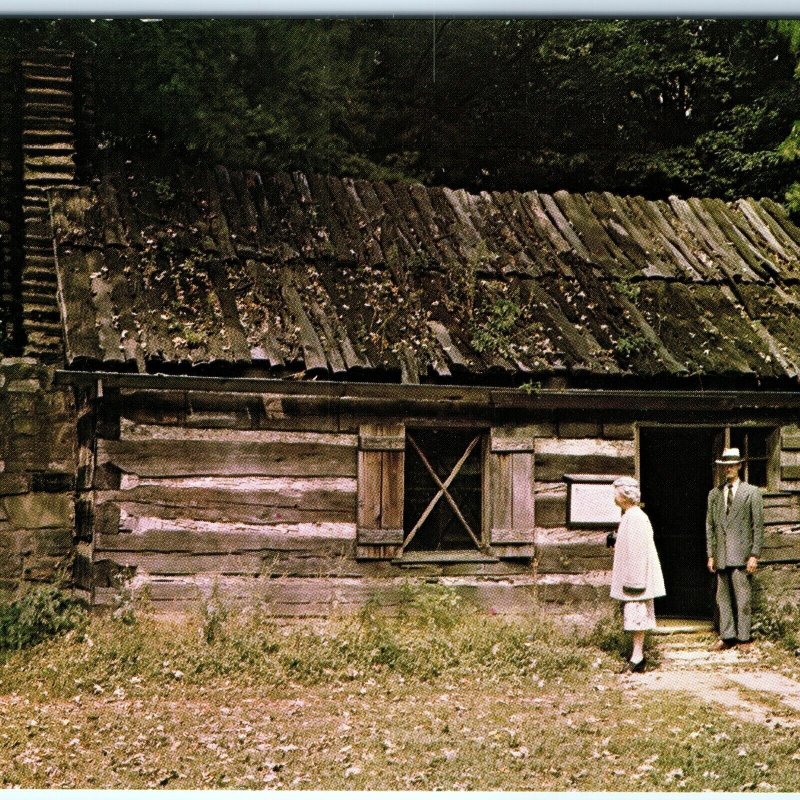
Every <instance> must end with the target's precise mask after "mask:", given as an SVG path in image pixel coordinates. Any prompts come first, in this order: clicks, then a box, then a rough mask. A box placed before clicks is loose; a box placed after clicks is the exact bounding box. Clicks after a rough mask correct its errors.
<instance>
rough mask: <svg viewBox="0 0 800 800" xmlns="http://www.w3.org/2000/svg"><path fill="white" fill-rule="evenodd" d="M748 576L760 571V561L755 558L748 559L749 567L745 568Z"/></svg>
mask: <svg viewBox="0 0 800 800" xmlns="http://www.w3.org/2000/svg"><path fill="white" fill-rule="evenodd" d="M745 569H746V570H747V574H748V575H752V574H753V573H754V572H755V571H756V570H757V569H758V559H757V558H756V557H755V556H750V558H748V559H747V566H746V567H745Z"/></svg>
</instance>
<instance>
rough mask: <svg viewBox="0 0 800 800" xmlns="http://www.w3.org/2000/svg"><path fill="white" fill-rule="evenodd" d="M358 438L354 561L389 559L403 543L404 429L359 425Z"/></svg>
mask: <svg viewBox="0 0 800 800" xmlns="http://www.w3.org/2000/svg"><path fill="white" fill-rule="evenodd" d="M358 438H359V442H358V445H359V449H358V515H357V530H356V558H393V557H394V556H395V555H396V554H397V551H398V550H399V548H400V545H402V543H403V499H404V493H403V484H404V477H405V476H404V470H405V455H406V431H405V426H404V425H403V424H397V423H392V424H371V425H362V426H361V427H360V429H359V437H358Z"/></svg>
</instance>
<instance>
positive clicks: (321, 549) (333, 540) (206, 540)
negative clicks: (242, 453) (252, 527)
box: [95, 526, 353, 559]
mask: <svg viewBox="0 0 800 800" xmlns="http://www.w3.org/2000/svg"><path fill="white" fill-rule="evenodd" d="M265 527H266V526H265ZM352 542H353V540H352V539H341V538H339V537H333V536H324V535H319V534H318V533H314V532H309V533H308V534H306V535H302V534H296V533H295V534H287V533H286V532H285V530H284V529H281V528H276V529H274V530H270V529H269V528H268V527H267V528H266V530H264V531H263V532H261V533H222V534H221V533H198V532H196V531H181V530H165V531H148V532H145V533H118V534H110V535H109V534H99V535H98V536H97V537H96V541H95V554H97V553H98V552H100V551H104V552H106V553H114V552H120V553H123V552H127V553H164V554H170V553H172V554H174V553H192V554H195V555H230V554H235V553H251V552H265V551H268V550H269V551H288V552H291V551H303V552H308V553H312V552H314V553H318V554H330V553H332V554H338V555H344V554H346V553H348V552H349V551H350V549H351V547H352ZM98 557H99V556H97V555H96V556H95V558H96V559H97V558H98Z"/></svg>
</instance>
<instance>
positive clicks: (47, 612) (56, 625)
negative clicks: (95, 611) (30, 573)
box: [0, 584, 88, 652]
mask: <svg viewBox="0 0 800 800" xmlns="http://www.w3.org/2000/svg"><path fill="white" fill-rule="evenodd" d="M87 621H88V618H87V615H86V611H85V609H84V608H83V606H82V605H81V604H80V602H78V601H77V600H75V599H74V598H72V597H70V596H69V595H68V594H66V593H65V592H64V591H62V589H61V588H60V587H59V586H58V585H55V584H54V585H49V584H47V585H42V586H36V587H34V588H32V589H30V590H29V591H28V592H26V593H25V594H24V595H23V596H22V597H20V598H19V599H17V600H14V601H13V602H11V603H4V604H2V605H0V652H2V651H10V650H25V649H27V648H30V647H33V646H34V645H37V644H39V643H40V642H43V641H45V640H47V639H51V638H53V637H56V636H59V635H61V634H64V633H66V632H67V631H71V630H76V629H80V628H83V627H84V626H85V625H86V623H87Z"/></svg>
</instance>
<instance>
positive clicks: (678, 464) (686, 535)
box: [639, 428, 719, 619]
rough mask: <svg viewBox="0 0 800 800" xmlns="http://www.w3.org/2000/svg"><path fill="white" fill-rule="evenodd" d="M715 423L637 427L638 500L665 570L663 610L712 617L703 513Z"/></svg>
mask: <svg viewBox="0 0 800 800" xmlns="http://www.w3.org/2000/svg"><path fill="white" fill-rule="evenodd" d="M718 435H719V428H641V429H640V437H639V455H640V475H641V485H642V500H643V501H644V504H645V511H646V512H647V514H648V516H649V517H650V521H651V522H652V523H653V531H654V535H655V542H656V548H657V549H658V555H659V558H660V559H661V566H662V569H663V571H664V583H665V586H666V590H667V595H666V597H662V598H660V599H658V600H656V613H657V614H660V615H662V616H676V617H688V618H694V619H711V618H712V616H713V610H714V606H713V578H712V576H711V574H710V573H709V572H708V570H707V569H706V560H707V559H706V543H705V516H706V500H707V498H708V492H709V490H710V489H711V487H712V485H713V480H714V473H713V468H712V461H713V453H714V438H715V436H718Z"/></svg>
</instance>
